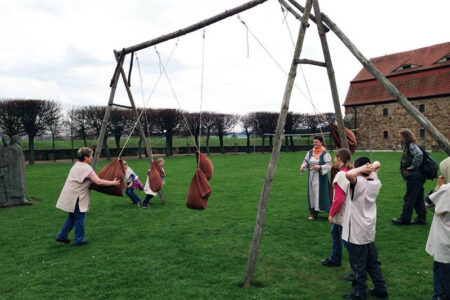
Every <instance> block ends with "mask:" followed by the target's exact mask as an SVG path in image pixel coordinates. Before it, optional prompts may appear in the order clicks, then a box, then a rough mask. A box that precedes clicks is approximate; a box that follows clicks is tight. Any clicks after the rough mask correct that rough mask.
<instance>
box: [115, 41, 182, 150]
mask: <svg viewBox="0 0 450 300" xmlns="http://www.w3.org/2000/svg"><path fill="white" fill-rule="evenodd" d="M178 42H179V39H177V41H176V42H175V45H174V46H173V48H172V52H171V53H170V55H169V58H168V59H167V61H166V64H165V65H166V66H167V65H168V64H169V62H170V60H171V58H172V55H173V53H174V52H175V48H176V47H177V46H178ZM160 63H161V60H160ZM139 74H141V72H140V71H139ZM141 75H142V74H141ZM162 75H163V73H162V72H160V74H159V77H158V79H157V81H156V83H155V85H154V86H153V89H152V91H151V93H150V95H149V96H148V98H147V101H146V102H145V103H144V107H145V106H146V105H148V103H149V101H150V99H151V97H152V96H153V93H154V92H155V90H156V87H157V86H158V83H159V81H160V80H161V77H162ZM141 78H142V77H141ZM141 91H142V85H141ZM142 93H143V92H142ZM143 112H144V110H143V111H141V113H140V114H139V116H138V118H137V120H136V122H135V123H134V126H133V128H132V129H131V131H130V133H129V135H128V137H127V139H126V141H125V144H124V145H123V147H122V150H121V151H120V153H119V156H118V158H120V157H121V156H122V153H123V151H124V150H125V147H126V146H127V144H128V141H129V140H130V138H131V135H132V134H133V132H134V129H135V128H136V126H137V124H138V122H139V120H140V119H141V116H142V114H143Z"/></svg>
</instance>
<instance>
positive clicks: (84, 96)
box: [0, 0, 450, 113]
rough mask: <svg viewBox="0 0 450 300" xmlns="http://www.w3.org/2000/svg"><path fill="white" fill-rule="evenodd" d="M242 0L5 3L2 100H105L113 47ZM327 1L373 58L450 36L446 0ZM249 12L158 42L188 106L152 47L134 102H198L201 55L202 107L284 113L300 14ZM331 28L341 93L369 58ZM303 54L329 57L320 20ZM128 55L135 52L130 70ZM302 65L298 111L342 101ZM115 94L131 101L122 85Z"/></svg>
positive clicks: (275, 6)
mask: <svg viewBox="0 0 450 300" xmlns="http://www.w3.org/2000/svg"><path fill="white" fill-rule="evenodd" d="M245 2H246V1H244V0H222V1H211V0H183V1H180V0H177V1H176V0H146V1H145V0H127V1H118V0H110V1H106V0H96V1H91V0H73V1H57V0H43V1H40V0H4V1H1V2H0V28H1V29H0V31H1V39H0V54H1V55H0V98H28V99H52V100H56V101H59V102H61V103H62V104H63V107H65V108H68V107H71V106H72V105H91V104H92V105H106V104H107V102H108V98H109V93H110V88H109V82H110V79H111V76H112V73H113V71H114V68H115V60H114V56H113V52H112V51H113V50H114V49H116V50H120V49H122V48H125V47H129V46H132V45H135V44H138V43H141V42H144V41H147V40H150V39H153V38H156V37H159V36H160V35H163V34H167V33H170V32H172V31H175V30H177V29H180V28H184V27H186V26H188V25H191V24H193V23H196V22H198V21H201V20H203V19H206V18H209V17H211V16H213V15H216V14H218V13H221V12H223V11H224V10H226V9H230V8H233V7H235V6H238V5H241V4H243V3H245ZM300 3H302V4H303V5H304V3H305V1H300ZM320 5H321V9H322V12H323V13H325V14H327V15H328V16H329V17H330V18H331V19H332V20H333V21H334V22H335V23H336V24H337V25H338V26H339V27H340V28H341V29H342V31H343V32H344V33H345V34H346V35H347V36H348V37H349V38H350V39H351V40H352V41H353V43H354V44H355V45H356V46H357V47H358V48H359V49H360V50H361V52H362V53H363V54H364V55H365V56H366V57H367V58H372V57H377V56H382V55H386V54H391V53H396V52H401V51H406V50H411V49H416V48H421V47H425V46H430V45H434V44H439V43H443V42H448V41H449V40H450V34H449V28H450V18H449V17H448V12H449V11H450V1H448V0H430V1H418V0H389V1H388V0H377V1H375V0H371V1H366V0H346V1H337V0H321V1H320ZM240 16H241V18H242V20H243V21H245V22H246V23H247V25H248V28H249V29H250V31H251V32H249V33H247V29H246V28H245V27H244V26H243V25H242V23H240V22H239V20H238V18H237V17H236V16H235V17H230V18H228V19H226V20H224V21H221V22H220V23H216V24H214V25H211V26H209V27H207V28H206V30H205V39H204V40H203V38H202V36H203V30H199V31H196V32H193V33H191V34H189V35H186V36H182V37H181V38H179V40H171V41H168V42H165V43H163V44H160V45H158V46H157V50H158V52H159V53H160V57H161V60H162V61H163V62H164V63H165V62H166V61H167V60H168V58H169V55H170V53H171V52H172V51H173V55H172V58H171V59H170V61H169V62H168V64H167V68H166V70H167V74H168V77H169V79H170V82H171V84H172V86H173V89H174V92H175V94H176V98H177V99H178V101H179V103H180V106H179V105H178V104H177V102H176V99H175V97H174V96H173V92H172V90H171V88H170V85H169V84H168V82H169V81H168V80H167V78H166V77H165V76H162V77H161V76H160V74H161V67H160V65H159V59H158V55H157V54H156V51H155V48H153V47H152V48H148V49H145V50H142V51H139V52H138V53H137V56H138V59H139V65H140V68H138V67H137V64H136V61H135V64H134V68H133V73H132V90H133V94H134V98H135V101H136V104H137V105H138V106H143V105H144V104H143V100H144V99H145V101H146V102H148V104H147V105H146V106H147V107H152V108H162V107H164V108H182V109H185V110H188V111H199V110H200V99H201V86H202V61H203V62H204V69H203V70H204V71H203V104H202V109H203V110H208V111H216V112H225V113H246V112H250V111H279V110H280V106H281V100H282V97H283V92H284V88H285V84H286V78H287V77H286V75H285V73H283V71H282V70H280V67H279V66H281V68H282V69H283V70H284V71H285V72H287V71H288V70H289V67H290V61H291V59H292V55H293V50H294V46H293V42H292V39H294V40H295V39H296V38H297V34H298V29H299V22H298V21H297V20H296V19H295V18H293V17H292V16H291V15H287V17H286V16H285V14H283V12H282V11H281V9H280V4H279V3H278V1H277V0H269V1H268V2H266V3H263V4H262V5H259V6H257V7H255V8H253V9H251V10H249V11H246V12H244V13H241V15H240ZM252 33H253V34H254V35H255V36H256V38H257V40H256V39H255V38H254V37H253V35H252ZM247 37H248V38H247ZM291 37H292V38H291ZM327 38H328V42H329V46H330V51H331V56H332V60H333V64H334V69H335V73H336V78H337V84H338V90H339V96H340V102H341V103H343V102H344V100H345V96H346V93H347V90H348V88H349V84H350V81H351V80H352V79H353V78H354V77H355V76H356V74H357V73H358V72H359V70H360V69H361V65H360V63H359V62H358V61H357V60H356V59H355V58H354V57H353V55H352V54H351V53H350V52H349V51H348V50H347V48H345V46H344V45H342V43H341V42H340V41H339V40H338V39H337V38H336V37H335V36H334V34H333V33H332V32H330V33H328V34H327ZM203 42H204V49H205V51H204V54H203V50H202V49H203ZM261 44H262V46H261ZM266 51H267V52H268V53H270V56H269V54H268V53H267V52H266ZM202 57H204V60H203V59H202ZM271 57H273V58H271ZM301 58H308V59H314V60H320V61H323V55H322V50H321V47H320V41H319V39H318V35H317V27H316V26H315V25H314V24H313V23H312V24H311V26H310V27H309V29H308V30H307V32H306V39H305V43H304V47H303V52H302V55H301ZM128 63H129V58H128V59H127V61H126V69H128ZM277 63H278V64H279V65H277ZM139 69H140V73H141V74H142V91H143V93H141V80H140V75H139ZM298 71H299V72H298V74H297V80H296V84H297V86H298V88H296V89H294V92H293V94H292V98H291V105H290V109H291V110H292V111H295V112H301V113H313V112H314V109H313V107H312V105H311V104H310V99H312V102H313V103H314V105H315V106H316V112H320V113H323V112H329V111H333V105H332V99H331V92H330V88H329V83H328V77H327V75H326V69H325V68H321V67H315V66H303V73H302V70H301V69H299V70H298ZM303 74H304V76H305V78H306V83H305V80H304V79H303ZM160 77H161V79H160V80H159V83H158V85H157V86H156V83H157V82H158V78H160ZM306 84H307V85H306ZM154 86H156V89H155V92H154V93H153V95H152V96H151V97H149V96H150V92H151V90H152V89H153V87H154ZM307 87H309V92H310V95H311V96H310V99H308V98H309V96H308V88H307ZM305 95H307V96H305ZM115 102H116V103H121V104H127V103H129V102H128V99H127V97H126V94H125V89H124V88H123V84H122V83H121V84H119V87H118V90H117V94H116V100H115Z"/></svg>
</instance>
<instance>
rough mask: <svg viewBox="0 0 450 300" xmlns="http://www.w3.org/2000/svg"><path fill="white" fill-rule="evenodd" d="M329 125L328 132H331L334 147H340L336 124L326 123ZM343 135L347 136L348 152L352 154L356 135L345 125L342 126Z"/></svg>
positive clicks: (354, 148)
mask: <svg viewBox="0 0 450 300" xmlns="http://www.w3.org/2000/svg"><path fill="white" fill-rule="evenodd" d="M328 125H329V126H330V132H331V138H332V139H333V142H334V144H335V145H336V148H341V147H342V145H341V140H340V138H339V130H338V128H337V126H336V125H334V124H328ZM344 130H345V135H346V136H347V141H348V147H349V148H350V149H349V150H350V152H351V153H352V154H353V153H354V152H355V150H356V145H357V143H356V137H355V134H354V133H353V132H352V131H351V130H350V129H348V128H347V127H345V128H344Z"/></svg>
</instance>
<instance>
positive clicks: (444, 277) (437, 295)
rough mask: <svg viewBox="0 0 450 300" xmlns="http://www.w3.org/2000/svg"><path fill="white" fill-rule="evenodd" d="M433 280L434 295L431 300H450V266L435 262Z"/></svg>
mask: <svg viewBox="0 0 450 300" xmlns="http://www.w3.org/2000/svg"><path fill="white" fill-rule="evenodd" d="M433 278H434V282H433V285H434V293H433V298H431V300H441V299H450V264H444V263H440V262H437V261H435V262H434V263H433ZM444 297H446V298H444Z"/></svg>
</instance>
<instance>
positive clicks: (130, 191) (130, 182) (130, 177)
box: [122, 160, 144, 206]
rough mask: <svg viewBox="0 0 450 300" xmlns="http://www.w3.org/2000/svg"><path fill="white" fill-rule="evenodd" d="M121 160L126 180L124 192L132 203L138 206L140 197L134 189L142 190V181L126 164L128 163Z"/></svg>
mask: <svg viewBox="0 0 450 300" xmlns="http://www.w3.org/2000/svg"><path fill="white" fill-rule="evenodd" d="M122 162H123V169H124V171H125V181H126V182H127V187H126V190H125V193H126V194H127V196H128V197H130V199H131V202H133V204H136V205H138V206H140V205H141V199H140V198H139V197H138V195H136V194H135V192H134V190H141V191H142V190H143V189H144V187H143V185H142V183H141V182H140V181H139V179H138V176H137V175H136V174H135V173H134V171H133V169H131V168H130V167H129V166H128V163H127V162H126V161H124V160H123V161H122Z"/></svg>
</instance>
